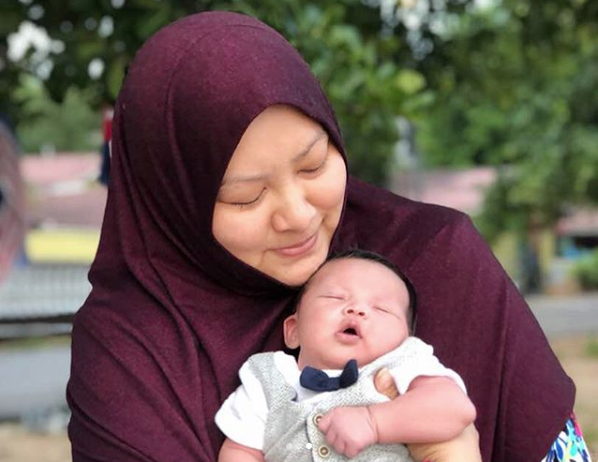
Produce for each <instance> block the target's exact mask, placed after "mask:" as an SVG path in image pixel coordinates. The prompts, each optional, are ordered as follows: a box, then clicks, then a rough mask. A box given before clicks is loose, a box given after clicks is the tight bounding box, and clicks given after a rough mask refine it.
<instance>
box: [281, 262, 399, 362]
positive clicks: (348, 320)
mask: <svg viewBox="0 0 598 462" xmlns="http://www.w3.org/2000/svg"><path fill="white" fill-rule="evenodd" d="M408 306H409V292H408V291H407V287H406V286H405V284H404V283H403V281H402V280H401V279H400V278H399V277H398V276H397V275H396V274H395V273H394V272H393V271H392V270H390V269H389V268H387V267H386V266H384V265H382V264H380V263H376V262H374V261H371V260H363V259H359V258H343V259H339V260H332V261H331V262H329V263H327V264H326V265H325V266H324V267H322V269H320V271H319V272H318V273H317V274H316V275H315V276H314V278H313V279H312V280H311V282H310V283H309V286H308V288H307V290H306V291H305V293H304V295H303V297H302V299H301V301H300V303H299V306H298V308H297V313H295V314H293V315H292V316H290V317H289V318H287V319H286V321H285V325H284V335H285V342H286V344H287V346H288V347H289V348H297V347H299V346H300V347H301V350H300V352H299V367H300V368H301V369H303V367H305V366H312V367H317V368H320V369H340V368H342V367H344V365H345V363H346V362H347V361H348V360H350V359H356V360H357V363H358V364H359V366H360V367H362V366H364V365H366V364H368V363H370V362H372V361H373V360H374V359H376V358H378V357H379V356H382V355H383V354H385V353H388V352H389V351H391V350H393V349H395V348H396V347H398V346H399V345H400V344H401V343H402V342H403V340H405V339H406V338H407V336H408V335H409V329H408V326H407V313H408Z"/></svg>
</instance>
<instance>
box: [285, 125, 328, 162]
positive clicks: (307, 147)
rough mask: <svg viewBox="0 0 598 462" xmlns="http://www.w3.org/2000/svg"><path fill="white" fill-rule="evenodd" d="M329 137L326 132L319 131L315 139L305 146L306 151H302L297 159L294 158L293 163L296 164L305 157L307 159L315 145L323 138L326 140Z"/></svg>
mask: <svg viewBox="0 0 598 462" xmlns="http://www.w3.org/2000/svg"><path fill="white" fill-rule="evenodd" d="M327 136H328V133H326V132H325V131H324V130H322V131H319V132H318V133H317V134H316V135H315V136H314V138H313V139H312V140H311V141H310V142H309V143H308V144H307V145H306V146H305V148H304V149H302V150H301V152H299V154H297V155H296V156H295V157H293V162H296V161H298V160H300V159H302V158H303V157H305V156H306V155H307V154H308V153H309V151H311V148H313V147H314V145H315V144H316V143H317V142H318V141H320V140H321V139H322V138H326V137H327Z"/></svg>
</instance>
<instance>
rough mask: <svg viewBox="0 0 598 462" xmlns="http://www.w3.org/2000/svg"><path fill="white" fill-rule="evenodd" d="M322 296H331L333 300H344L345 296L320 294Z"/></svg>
mask: <svg viewBox="0 0 598 462" xmlns="http://www.w3.org/2000/svg"><path fill="white" fill-rule="evenodd" d="M320 297H321V298H329V299H332V300H344V299H345V297H343V296H342V295H320Z"/></svg>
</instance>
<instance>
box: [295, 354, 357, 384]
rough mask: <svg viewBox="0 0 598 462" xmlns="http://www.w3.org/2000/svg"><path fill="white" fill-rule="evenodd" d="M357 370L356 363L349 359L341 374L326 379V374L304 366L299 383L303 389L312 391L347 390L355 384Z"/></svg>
mask: <svg viewBox="0 0 598 462" xmlns="http://www.w3.org/2000/svg"><path fill="white" fill-rule="evenodd" d="M357 377H359V370H358V369H357V361H356V360H354V359H351V360H349V361H348V362H347V364H345V367H344V368H343V372H342V374H341V375H339V376H338V377H328V374H326V372H324V371H322V370H320V369H316V368H313V367H309V366H306V367H305V368H304V369H303V370H302V371H301V376H300V377H299V383H300V384H301V386H302V387H303V388H307V389H309V390H314V391H334V390H338V389H339V388H347V387H350V386H351V385H353V384H354V383H355V382H357Z"/></svg>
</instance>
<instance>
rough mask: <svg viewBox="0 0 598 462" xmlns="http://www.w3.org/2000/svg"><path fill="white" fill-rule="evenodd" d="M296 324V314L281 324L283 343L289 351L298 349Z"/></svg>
mask: <svg viewBox="0 0 598 462" xmlns="http://www.w3.org/2000/svg"><path fill="white" fill-rule="evenodd" d="M297 324H298V321H297V313H295V314H292V315H290V316H289V317H288V318H286V319H285V320H284V324H283V333H284V343H285V345H286V346H287V348H290V349H291V350H294V349H295V348H299V329H298V328H297Z"/></svg>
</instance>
